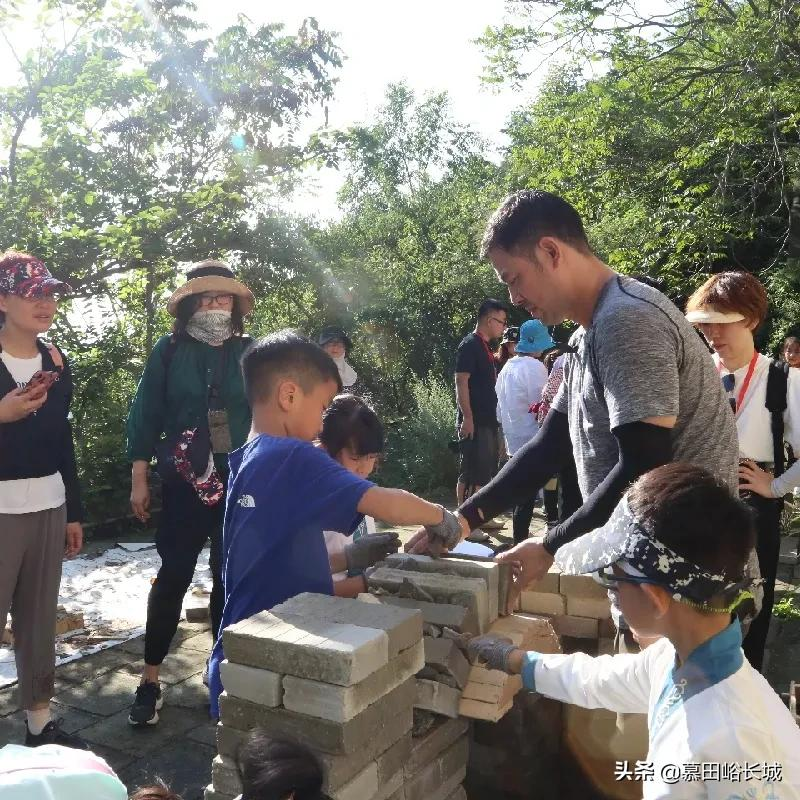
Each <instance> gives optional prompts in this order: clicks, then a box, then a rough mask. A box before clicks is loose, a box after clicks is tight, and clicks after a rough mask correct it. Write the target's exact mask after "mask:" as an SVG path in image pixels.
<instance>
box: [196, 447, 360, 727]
mask: <svg viewBox="0 0 800 800" xmlns="http://www.w3.org/2000/svg"><path fill="white" fill-rule="evenodd" d="M230 467H231V472H230V479H229V482H228V497H227V503H226V506H225V525H224V528H223V534H222V548H223V582H224V585H225V609H224V611H223V612H222V625H221V627H220V637H219V639H218V641H217V642H216V644H215V645H214V650H213V652H212V655H211V661H210V663H209V686H210V689H211V713H212V714H213V715H214V716H215V717H217V716H219V708H218V704H217V699H218V697H219V695H220V693H221V691H222V684H221V682H220V678H219V665H220V663H221V662H222V661H223V659H224V658H225V655H224V653H223V651H222V630H223V629H224V628H225V627H226V626H228V625H232V624H234V623H235V622H239V621H240V620H243V619H247V618H248V617H250V616H252V615H253V614H256V613H257V612H259V611H264V610H266V609H269V608H272V607H273V606H275V605H277V604H278V603H282V602H284V601H285V600H288V599H289V598H290V597H294V596H295V595H297V594H300V593H302V592H317V593H320V594H333V581H332V579H331V570H330V564H329V562H328V551H327V549H326V548H325V538H324V536H323V534H322V531H323V530H335V531H336V530H338V531H352V530H353V528H354V527H355V526H356V525H357V524H358V523H359V522H360V521H361V516H360V515H359V513H358V504H359V502H360V501H361V498H362V497H363V496H364V494H365V492H366V491H367V490H368V489H370V488H371V487H372V486H373V485H374V484H372V483H370V482H369V481H365V480H363V479H362V478H359V477H358V476H357V475H354V474H353V473H352V472H348V471H347V470H346V469H345V468H344V467H342V466H341V465H340V464H339V463H338V462H336V461H334V460H333V459H332V458H331V457H330V456H329V455H328V454H327V453H326V452H325V451H324V450H321V449H320V448H317V447H314V446H313V445H312V444H310V443H309V442H303V441H300V440H299V439H290V438H286V437H277V436H268V435H266V434H262V435H261V436H258V437H257V438H256V439H253V440H252V441H250V442H248V443H247V444H246V445H245V446H244V447H241V448H240V449H238V450H235V451H234V452H233V453H231V455H230Z"/></svg>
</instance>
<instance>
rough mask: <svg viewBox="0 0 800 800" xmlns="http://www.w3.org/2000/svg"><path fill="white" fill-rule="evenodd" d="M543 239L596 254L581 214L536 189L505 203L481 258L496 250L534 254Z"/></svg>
mask: <svg viewBox="0 0 800 800" xmlns="http://www.w3.org/2000/svg"><path fill="white" fill-rule="evenodd" d="M543 236H552V237H554V238H556V239H561V241H562V242H566V243H567V244H569V245H572V246H573V247H574V248H576V249H577V250H580V251H582V252H584V253H587V254H588V253H591V252H592V251H591V248H590V247H589V240H588V238H587V236H586V231H585V230H584V228H583V220H581V217H580V214H578V212H577V211H576V210H575V209H574V208H573V207H572V206H571V205H570V204H569V203H568V202H567V201H566V200H564V199H563V198H561V197H559V196H558V195H555V194H550V192H543V191H540V190H538V189H536V190H525V191H521V192H514V194H510V195H509V196H508V197H506V199H505V200H503V202H502V203H501V205H500V207H499V208H498V209H497V211H495V212H494V214H492V218H491V219H490V220H489V222H488V223H487V225H486V230H485V231H484V234H483V240H482V241H481V258H486V256H487V255H488V253H489V251H490V250H494V249H500V250H505V251H506V252H508V253H511V252H514V251H516V250H533V248H534V247H535V246H536V245H537V244H538V243H539V240H540V239H541V238H542V237H543Z"/></svg>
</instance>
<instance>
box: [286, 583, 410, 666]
mask: <svg viewBox="0 0 800 800" xmlns="http://www.w3.org/2000/svg"><path fill="white" fill-rule="evenodd" d="M270 611H271V613H272V614H274V615H275V616H276V617H283V616H284V615H289V616H301V617H306V618H308V619H314V620H320V621H324V622H338V623H341V624H346V625H357V626H359V627H364V628H375V629H377V630H381V631H384V632H385V633H386V635H387V636H388V637H389V658H393V657H394V656H396V655H397V654H398V653H401V652H402V651H403V650H408V648H409V647H411V646H412V645H414V644H416V643H417V642H418V641H419V640H420V639H421V638H422V615H421V614H420V613H419V612H417V611H416V610H415V609H413V608H400V607H396V606H386V607H384V606H377V607H376V606H375V605H371V604H365V603H363V602H361V601H359V600H355V599H353V598H347V597H331V596H330V595H326V594H312V593H311V592H303V593H302V594H298V595H295V596H294V597H292V598H290V599H289V600H287V601H286V602H284V603H281V604H280V605H277V606H275V607H273V608H272V609H270Z"/></svg>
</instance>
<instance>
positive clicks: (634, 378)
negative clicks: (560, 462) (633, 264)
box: [552, 275, 738, 498]
mask: <svg viewBox="0 0 800 800" xmlns="http://www.w3.org/2000/svg"><path fill="white" fill-rule="evenodd" d="M570 345H571V346H572V347H573V348H574V349H575V352H574V353H571V354H569V355H568V356H567V358H566V359H565V366H564V381H563V383H562V384H561V388H560V390H559V392H558V394H557V395H556V398H555V400H554V401H553V406H552V407H553V408H555V409H556V410H557V411H560V412H561V413H562V414H566V415H567V418H568V420H569V433H570V438H571V439H572V452H573V455H574V456H575V464H576V466H577V468H578V482H579V484H580V487H581V493H582V494H583V496H584V498H586V497H589V495H591V493H592V492H593V491H594V490H595V489H596V488H597V487H598V486H599V485H600V483H602V481H603V480H604V479H605V477H606V476H607V475H608V473H609V472H610V471H611V469H612V468H613V467H614V466H615V465H616V464H617V462H618V461H619V443H618V441H617V439H616V438H615V436H614V434H613V433H612V431H613V430H614V429H616V428H619V427H620V426H621V425H626V424H628V423H632V422H640V421H641V420H645V419H648V418H653V417H675V418H676V421H675V424H674V426H673V427H672V460H673V461H689V462H691V463H692V464H695V465H697V466H699V467H703V468H704V469H706V470H707V471H708V472H710V473H711V474H712V475H715V476H716V477H718V478H720V479H721V480H723V481H725V482H726V483H727V484H728V485H729V486H730V488H731V490H732V491H735V490H736V487H737V484H738V477H737V473H738V459H737V456H738V445H737V439H736V427H735V424H734V420H733V416H732V414H731V413H730V409H729V408H728V404H727V400H726V398H725V392H724V390H723V388H722V384H721V383H720V380H719V376H718V375H717V373H716V371H715V369H714V363H713V361H712V360H711V358H710V357H709V353H708V349H707V348H706V346H705V345H704V343H703V341H702V340H701V339H700V337H699V336H698V335H697V332H696V331H695V330H694V328H692V326H691V325H690V324H689V323H688V322H687V321H686V318H685V317H684V315H683V314H681V312H680V311H679V310H678V308H677V307H676V306H675V305H674V304H673V303H671V302H670V301H669V300H667V298H666V297H664V295H663V294H661V292H659V291H657V290H656V289H653V288H651V287H650V286H647V285H645V284H643V283H639V282H638V281H635V280H633V279H632V278H626V277H623V276H621V275H613V276H612V277H611V278H610V280H608V281H607V283H606V284H605V286H604V287H603V289H602V291H601V293H600V296H599V297H598V299H597V304H596V305H595V308H594V313H593V315H592V321H591V323H590V325H589V326H588V327H587V328H580V329H578V330H577V331H576V332H575V333H574V334H573V336H572V338H571V339H570Z"/></svg>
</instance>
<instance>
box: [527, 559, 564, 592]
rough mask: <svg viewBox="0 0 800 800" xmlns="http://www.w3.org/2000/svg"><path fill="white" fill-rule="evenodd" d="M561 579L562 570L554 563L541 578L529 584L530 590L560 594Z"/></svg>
mask: <svg viewBox="0 0 800 800" xmlns="http://www.w3.org/2000/svg"><path fill="white" fill-rule="evenodd" d="M560 579H561V570H560V569H559V568H558V567H557V566H556V565H555V564H553V566H552V567H550V569H549V570H547V574H546V575H545V576H544V577H543V578H542V579H541V580H538V581H534V582H533V583H532V584H530V586H528V591H529V592H537V593H538V594H559V592H560V586H561V583H560Z"/></svg>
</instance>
